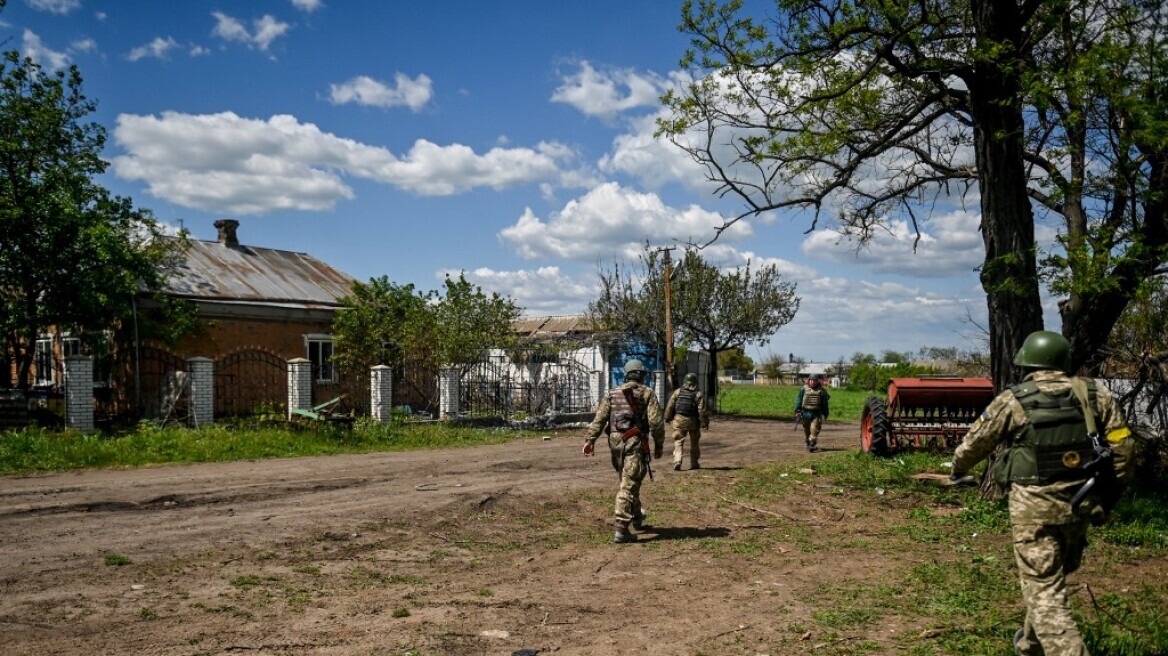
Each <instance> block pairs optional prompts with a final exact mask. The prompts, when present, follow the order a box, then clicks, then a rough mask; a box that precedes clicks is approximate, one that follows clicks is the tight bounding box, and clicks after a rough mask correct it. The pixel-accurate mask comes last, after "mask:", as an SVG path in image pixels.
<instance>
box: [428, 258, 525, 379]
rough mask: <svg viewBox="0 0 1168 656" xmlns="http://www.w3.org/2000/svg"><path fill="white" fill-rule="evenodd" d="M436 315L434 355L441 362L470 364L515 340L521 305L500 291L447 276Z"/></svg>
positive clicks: (440, 363) (460, 275)
mask: <svg viewBox="0 0 1168 656" xmlns="http://www.w3.org/2000/svg"><path fill="white" fill-rule="evenodd" d="M442 284H443V288H444V290H443V293H442V295H441V299H440V300H439V302H438V306H437V308H436V315H435V324H436V325H437V327H438V328H437V330H436V332H435V334H434V339H435V342H434V356H435V358H436V362H437V364H438V365H440V366H453V365H467V364H473V363H476V362H480V361H482V360H483V356H484V353H485V351H486V350H487V349H488V348H500V349H507V348H510V347H511V345H512V344H513V343H514V341H515V335H514V333H513V332H512V329H511V325H512V322H514V321H515V319H516V318H518V317H519V308H518V307H517V306H516V305H515V302H514V301H512V300H511V299H509V298H507V297H504V296H501V295H499V294H498V293H492V294H490V295H487V294H485V293H484V292H483V290H482V288H481V287H478V286H475V285H472V284H470V283H469V282H467V280H466V277H465V276H463V275H462V274H461V273H460V274H459V275H458V278H457V279H453V278H450V277H449V276H447V278H446V280H445V281H444V282H443V283H442Z"/></svg>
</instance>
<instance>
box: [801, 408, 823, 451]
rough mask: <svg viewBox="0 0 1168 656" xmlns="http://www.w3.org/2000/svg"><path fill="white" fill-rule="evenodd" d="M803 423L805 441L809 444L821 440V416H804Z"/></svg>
mask: <svg viewBox="0 0 1168 656" xmlns="http://www.w3.org/2000/svg"><path fill="white" fill-rule="evenodd" d="M801 421H802V422H803V440H804V441H805V442H807V444H811V443H812V442H814V441H816V440H818V439H819V429H820V428H823V417H822V416H821V415H814V416H812V417H806V416H804V417H803V418H802V419H801Z"/></svg>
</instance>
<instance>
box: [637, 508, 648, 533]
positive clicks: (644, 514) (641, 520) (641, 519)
mask: <svg viewBox="0 0 1168 656" xmlns="http://www.w3.org/2000/svg"><path fill="white" fill-rule="evenodd" d="M648 517H649V511H648V510H645V509H644V508H641V514H639V515H637V516H636V517H635V518H634V519H633V528H635V529H637V530H638V531H639V530H641V529H643V528H645V520H646V519H647V518H648Z"/></svg>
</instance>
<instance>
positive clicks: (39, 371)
mask: <svg viewBox="0 0 1168 656" xmlns="http://www.w3.org/2000/svg"><path fill="white" fill-rule="evenodd" d="M53 364H54V363H53V338H52V337H42V338H40V339H38V340H37V341H36V352H35V354H34V355H33V365H34V366H35V367H36V382H35V383H34V384H35V385H37V386H38V387H42V386H46V385H52V384H53V382H54V380H55V379H56V375H55V370H56V367H54V366H53Z"/></svg>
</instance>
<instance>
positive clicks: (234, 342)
mask: <svg viewBox="0 0 1168 656" xmlns="http://www.w3.org/2000/svg"><path fill="white" fill-rule="evenodd" d="M215 228H216V229H217V230H218V239H217V240H216V241H198V240H195V241H192V242H191V246H190V248H189V249H188V250H187V251H186V253H185V255H184V260H183V262H182V263H181V264H180V265H179V267H178V268H177V270H176V271H175V272H174V274H173V275H172V277H171V279H170V280H169V281H168V283H167V287H166V293H167V294H168V295H170V296H172V297H174V298H178V299H183V300H186V301H188V302H190V303H193V304H194V306H195V307H196V309H197V311H198V318H199V330H198V331H197V332H196V333H195V334H192V335H190V336H188V337H186V338H184V339H183V340H182V341H181V342H180V343H179V344H177V345H176V346H175V347H172V348H170V349H166V351H168V355H170V356H173V358H170V360H171V363H172V364H173V363H174V362H175V361H177V360H184V361H185V360H186V359H187V358H191V357H206V358H210V359H212V360H214V362H215V377H216V381H215V382H216V390H215V391H216V414H235V413H241V412H249V411H251V410H252V409H253V408H254V406H256V405H258V404H261V403H269V404H279V403H281V402H282V401H283V399H286V398H287V397H286V394H287V380H286V369H285V367H286V363H287V361H288V360H290V359H293V358H307V359H308V360H310V361H311V362H312V376H313V381H314V390H313V397H314V402H319V400H318V399H325V400H327V398H325V397H328V398H332V397H335V396H337V395H339V394H341V393H345V392H347V391H349V390H347V389H346V388H347V385H348V384H349V383H356V384H360V383H361V381H345V380H342V377H341V375H340V372H338V371H337V370H336V368H335V367H334V366H333V364H332V352H333V341H332V335H331V324H332V320H333V316H334V315H335V313H336V312H337V310H338V309H339V308H340V299H341V298H342V297H344V296H346V295H348V293H349V290H350V288H351V287H352V284H353V282H354V280H353V278H352V277H351V276H349V275H348V274H346V273H344V272H342V271H340V270H338V269H336V268H334V267H332V266H329V265H328V264H325V263H324V262H322V261H320V260H318V259H316V258H314V257H312V256H311V255H308V254H306V253H298V252H293V251H284V250H277V249H274V248H262V247H258V246H250V245H245V244H242V243H240V240H239V235H238V228H239V222H238V221H236V220H233V219H222V220H219V221H216V222H215ZM151 305H152V301H151V300H149V299H143V300H142V301H141V308H142V309H143V310H146V311H148V310H149V309H150V308H151ZM139 348H140V349H141V346H140V347H139ZM155 348H159V347H155ZM153 355H155V356H157V357H159V358H160V359H163V360H167V359H168V358H167V357H166V356H165V355H162V354H159V353H154V354H153ZM147 359H148V358H147V356H146V355H145V354H142V353H140V354H139V358H138V360H139V361H140V363H143V364H144V363H145V362H146V361H147ZM163 368H165V367H163ZM139 369H140V370H141V366H139ZM155 369H158V368H157V367H155ZM140 378H142V376H140ZM141 382H143V381H140V382H139V384H141Z"/></svg>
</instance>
